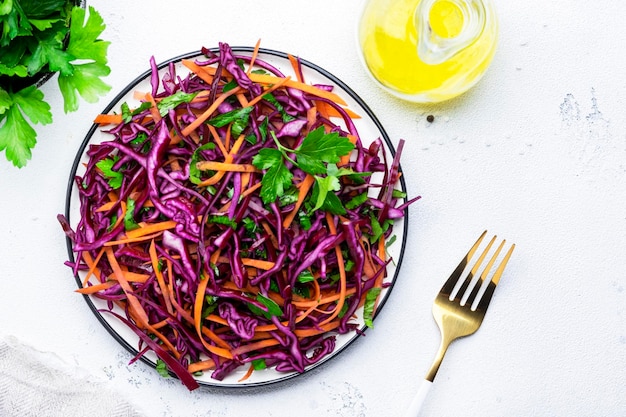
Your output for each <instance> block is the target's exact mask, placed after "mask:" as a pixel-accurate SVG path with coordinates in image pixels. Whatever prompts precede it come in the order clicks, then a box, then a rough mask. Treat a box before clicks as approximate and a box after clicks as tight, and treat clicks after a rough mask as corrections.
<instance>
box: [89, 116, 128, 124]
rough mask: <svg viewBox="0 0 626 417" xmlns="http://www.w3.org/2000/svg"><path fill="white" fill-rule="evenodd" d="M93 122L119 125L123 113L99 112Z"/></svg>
mask: <svg viewBox="0 0 626 417" xmlns="http://www.w3.org/2000/svg"><path fill="white" fill-rule="evenodd" d="M93 122H94V123H96V124H99V125H119V124H120V123H122V122H123V119H122V115H121V114H99V115H97V116H96V117H95V119H93Z"/></svg>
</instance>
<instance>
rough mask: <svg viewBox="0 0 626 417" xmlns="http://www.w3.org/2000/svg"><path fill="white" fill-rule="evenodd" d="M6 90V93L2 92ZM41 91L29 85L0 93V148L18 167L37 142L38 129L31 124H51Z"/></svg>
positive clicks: (22, 164) (29, 156)
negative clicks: (14, 91) (14, 90)
mask: <svg viewBox="0 0 626 417" xmlns="http://www.w3.org/2000/svg"><path fill="white" fill-rule="evenodd" d="M5 93H6V92H5ZM43 98H44V97H43V93H42V92H41V91H40V90H39V89H37V87H36V86H34V85H32V86H30V87H26V88H24V89H22V90H20V91H18V92H17V93H13V94H11V93H6V94H0V109H2V108H4V111H3V112H2V113H0V151H3V150H4V151H5V155H6V158H7V159H8V160H9V161H11V162H12V163H13V165H15V166H16V167H18V168H21V167H23V166H25V165H26V163H27V162H28V160H29V159H30V158H31V156H32V153H31V149H33V148H34V147H35V145H36V144H37V132H35V129H33V128H32V127H31V125H30V124H29V123H28V121H27V120H26V118H25V117H24V116H27V117H28V118H29V119H30V121H31V122H32V123H41V124H49V123H52V113H51V112H50V105H49V104H48V103H46V102H45V101H44V100H43Z"/></svg>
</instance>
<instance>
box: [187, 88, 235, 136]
mask: <svg viewBox="0 0 626 417" xmlns="http://www.w3.org/2000/svg"><path fill="white" fill-rule="evenodd" d="M240 90H241V87H235V88H233V89H232V90H229V91H227V92H226V93H223V94H221V95H220V96H219V97H217V98H216V99H215V101H214V102H213V104H211V105H210V106H209V108H208V109H206V110H205V111H204V113H202V114H201V115H200V116H198V117H197V118H196V120H194V121H193V122H191V123H189V125H187V127H185V128H184V129H183V130H182V134H183V135H184V136H187V135H189V133H190V132H192V131H194V130H196V129H197V128H198V126H200V125H201V124H202V123H204V122H205V121H206V120H207V119H208V118H209V117H211V115H212V114H213V113H214V112H215V110H217V108H218V107H219V106H220V104H222V103H223V102H224V101H225V100H226V99H227V98H228V97H230V96H232V95H233V94H237V93H238V92H239V91H240Z"/></svg>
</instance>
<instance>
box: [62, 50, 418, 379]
mask: <svg viewBox="0 0 626 417" xmlns="http://www.w3.org/2000/svg"><path fill="white" fill-rule="evenodd" d="M232 50H233V51H234V52H235V53H236V54H244V55H248V56H250V54H251V53H252V51H253V48H250V47H232ZM200 56H201V54H200V52H193V53H189V54H185V55H181V56H178V57H175V58H172V59H170V60H168V61H165V62H163V63H161V64H160V65H159V66H158V67H159V70H160V71H161V73H163V72H165V71H167V66H169V65H170V64H173V65H175V67H176V73H177V75H178V76H181V77H184V76H185V75H186V74H188V72H189V71H188V70H187V69H186V68H185V67H184V66H183V65H182V64H181V60H183V59H193V58H195V57H200ZM259 59H262V60H264V61H266V62H268V63H270V64H271V65H273V66H274V67H276V68H277V69H279V70H280V71H281V72H283V73H284V74H285V75H290V74H292V73H293V71H292V69H291V68H292V67H291V64H290V62H289V60H288V56H287V54H285V53H283V52H278V51H274V50H269V49H264V48H261V49H260V53H259ZM301 63H302V70H303V74H304V80H305V82H306V83H308V84H317V83H319V84H330V85H334V86H335V88H334V90H333V91H334V92H335V93H337V94H339V95H340V96H341V97H342V98H343V99H344V100H345V101H346V102H347V104H348V108H349V109H351V110H353V111H355V112H356V113H358V114H359V115H361V118H360V119H355V120H354V124H355V126H356V128H357V129H358V132H359V135H360V137H361V141H362V143H363V145H364V146H367V145H369V143H371V142H372V141H374V140H376V139H377V138H381V139H382V140H383V145H384V146H385V148H386V150H387V155H388V156H391V157H392V156H393V155H395V150H394V147H393V145H392V143H391V141H390V140H389V137H388V136H387V133H386V132H385V130H384V129H383V127H382V125H381V124H380V122H379V121H378V119H377V118H376V116H375V115H374V114H373V113H372V111H371V110H370V109H369V107H368V106H367V105H366V104H365V103H364V102H363V100H361V98H360V97H359V96H358V95H357V94H356V93H355V92H354V91H352V89H350V87H348V86H347V85H346V84H345V83H343V82H342V81H341V80H339V79H338V78H337V77H335V76H334V75H332V74H330V73H329V72H328V71H326V70H324V69H322V68H320V67H319V66H317V65H315V64H313V63H310V62H308V61H306V60H303V59H301ZM150 75H151V71H150V70H149V71H146V72H145V73H144V74H142V75H140V76H139V77H138V78H136V79H135V80H134V81H133V82H131V83H130V84H129V85H128V86H127V87H126V88H125V89H124V90H123V91H122V92H120V94H118V95H117V97H115V99H113V101H112V102H111V103H110V104H109V105H108V106H107V107H106V108H105V109H104V111H103V112H102V113H105V114H106V113H113V112H115V113H120V106H121V104H122V103H128V104H129V105H130V107H131V108H132V107H133V106H138V105H139V102H138V101H137V100H136V99H134V98H133V92H134V91H144V92H146V91H151V85H150ZM333 121H335V122H336V121H337V120H333ZM110 138H111V136H110V135H108V136H105V134H103V133H102V132H101V131H100V128H99V126H97V125H95V124H94V125H93V126H92V127H91V129H90V130H89V132H88V133H87V135H86V137H85V139H84V140H83V143H82V144H81V146H80V148H79V150H78V153H77V155H76V159H75V161H74V164H73V166H72V169H71V173H70V179H69V183H68V189H67V197H66V211H65V215H66V217H67V219H68V220H69V221H70V224H71V226H72V227H73V228H75V227H76V224H77V223H78V219H79V201H78V196H77V193H75V187H76V185H75V181H74V177H75V175H81V174H82V171H81V170H82V169H83V163H84V162H86V161H87V158H86V156H85V150H86V148H87V146H88V145H89V144H90V143H98V142H101V141H103V140H105V139H110ZM398 188H399V189H401V190H402V191H406V187H405V184H404V181H403V179H402V177H400V184H398ZM407 216H408V211H407V210H405V217H404V218H403V219H399V220H397V221H396V222H395V224H394V234H395V235H396V237H397V238H396V241H395V242H394V243H393V244H392V245H390V246H389V248H388V252H389V255H390V256H391V257H392V258H393V260H394V261H393V262H392V263H390V264H389V266H388V268H387V276H388V277H387V279H386V280H385V282H386V283H387V284H389V286H388V287H386V288H385V289H384V290H383V291H382V293H381V296H380V304H379V308H378V310H377V312H376V314H378V313H379V312H380V311H381V308H382V307H383V305H384V303H385V302H386V301H387V299H388V298H389V295H390V291H391V289H392V287H393V284H394V282H395V280H396V278H397V276H398V272H399V268H400V264H401V262H402V256H403V252H404V247H405V241H406V236H407V227H408V217H407ZM67 248H68V254H69V259H70V261H72V262H73V261H74V253H73V251H72V242H71V241H69V239H68V241H67ZM75 278H76V282H77V284H78V286H79V287H82V283H81V282H82V278H81V277H80V276H77V277H75ZM84 297H85V300H86V302H87V304H88V305H89V307H90V308H91V310H92V311H93V312H94V314H95V315H96V316H97V318H98V319H99V320H100V322H101V323H102V325H103V326H104V327H105V328H106V329H107V330H108V331H109V333H110V334H111V335H112V336H113V337H114V338H115V339H116V340H117V341H118V342H119V343H120V344H121V345H122V346H124V348H126V349H127V350H128V351H130V352H131V353H133V354H136V353H137V345H138V341H139V339H138V337H137V336H136V335H135V333H134V332H133V331H132V330H130V329H129V328H128V327H127V326H126V325H124V324H123V323H121V322H120V321H119V320H118V319H116V318H115V317H113V316H112V315H110V314H102V313H100V312H99V311H98V310H100V309H107V306H106V302H104V301H102V300H101V299H98V298H95V297H92V296H84ZM357 313H359V314H358V315H357V317H356V318H355V319H354V320H353V321H352V322H355V323H357V324H358V331H353V332H351V333H347V334H343V335H338V336H337V339H336V347H335V350H334V351H333V352H332V353H331V354H329V355H327V356H326V357H325V358H323V359H322V360H320V361H319V362H317V363H316V364H314V365H311V366H310V367H309V368H307V369H306V370H305V372H306V371H308V370H310V369H312V368H315V367H318V366H320V365H321V364H323V363H326V362H328V361H329V360H330V359H331V358H334V357H336V356H337V355H338V354H339V353H340V352H343V351H344V350H345V349H346V348H347V347H348V345H350V343H352V342H353V341H354V340H356V339H357V338H358V337H359V334H358V333H359V332H363V331H365V330H366V329H367V327H366V326H365V324H364V323H363V319H362V317H361V313H362V309H360V310H359V311H357ZM142 360H143V361H144V362H146V363H148V364H149V365H150V366H152V367H154V366H156V365H155V363H156V355H155V354H154V353H153V352H149V353H147V354H146V355H144V356H143V357H142ZM246 370H247V366H244V367H240V368H239V369H237V370H235V371H234V372H232V373H231V374H230V375H229V376H227V377H226V378H225V379H224V380H222V381H217V380H214V379H211V378H210V372H205V373H204V374H203V375H201V376H198V377H196V380H197V381H198V383H199V384H200V385H210V386H221V387H250V386H256V385H264V384H269V383H275V382H279V381H284V380H287V379H290V378H293V377H295V376H297V375H300V374H299V373H297V372H291V373H283V372H277V371H275V370H274V369H265V370H261V371H255V372H253V373H252V375H251V376H250V377H249V378H248V379H246V380H245V381H243V382H238V381H239V380H240V379H241V377H242V376H243V375H244V374H245V372H246Z"/></svg>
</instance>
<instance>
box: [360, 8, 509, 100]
mask: <svg viewBox="0 0 626 417" xmlns="http://www.w3.org/2000/svg"><path fill="white" fill-rule="evenodd" d="M421 1H422V0H370V1H369V2H368V3H367V4H366V6H365V8H364V11H363V15H362V17H361V20H360V23H359V29H358V38H359V43H360V45H359V46H360V50H361V54H362V58H363V60H364V63H365V65H366V67H367V68H368V69H369V71H370V72H371V74H372V75H373V76H374V78H375V79H376V80H378V82H379V83H380V84H382V86H383V87H385V88H386V89H387V90H389V91H390V92H392V93H394V94H396V95H398V96H400V97H403V98H406V99H409V100H412V101H422V102H438V101H443V100H447V99H450V98H452V97H455V96H457V95H459V94H461V93H463V92H465V91H467V90H468V89H469V88H470V87H472V86H473V85H474V84H475V83H476V82H477V81H478V80H479V79H480V78H481V77H482V75H483V73H484V72H485V71H486V70H487V67H488V66H489V64H490V63H491V60H492V58H493V55H494V51H495V45H496V42H497V27H496V22H495V19H489V20H488V21H487V22H486V24H487V25H488V26H485V28H484V29H483V30H482V32H481V33H480V36H478V38H477V39H476V40H475V41H473V43H471V44H470V45H469V46H467V47H466V48H464V49H462V50H461V51H459V52H458V53H456V54H455V55H454V56H452V57H451V58H449V59H447V60H446V61H444V62H442V63H438V64H429V63H426V62H424V60H423V59H422V58H420V56H419V55H418V53H417V44H418V30H417V28H416V19H415V11H416V9H417V7H418V5H419V3H420V2H421ZM457 3H458V2H456V1H454V0H435V1H434V3H433V4H432V6H431V7H430V9H429V14H428V20H429V23H430V27H431V29H432V31H433V32H434V33H435V34H437V35H438V36H439V37H441V38H447V39H453V38H455V37H457V36H459V35H460V34H461V32H462V31H463V29H464V25H465V24H466V23H467V22H466V19H465V17H464V14H463V12H462V10H461V9H460V8H459V6H458V5H457Z"/></svg>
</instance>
